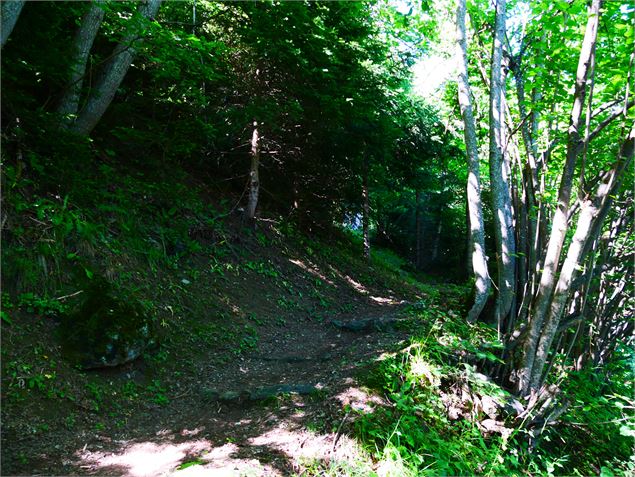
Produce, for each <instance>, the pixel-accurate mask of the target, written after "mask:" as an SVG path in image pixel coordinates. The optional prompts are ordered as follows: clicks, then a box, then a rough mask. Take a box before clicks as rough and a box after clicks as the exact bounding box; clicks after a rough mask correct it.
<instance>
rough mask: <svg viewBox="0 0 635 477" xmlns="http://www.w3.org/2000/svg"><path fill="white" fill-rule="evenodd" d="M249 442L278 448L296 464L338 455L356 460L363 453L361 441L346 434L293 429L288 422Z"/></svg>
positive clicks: (340, 457)
mask: <svg viewBox="0 0 635 477" xmlns="http://www.w3.org/2000/svg"><path fill="white" fill-rule="evenodd" d="M249 444H251V445H253V446H266V447H269V448H273V449H276V450H278V451H280V452H282V453H284V454H286V455H287V456H289V458H290V459H292V460H293V461H294V462H295V463H296V464H297V463H299V462H302V461H307V460H329V459H331V458H334V457H335V456H337V458H338V459H339V460H347V459H355V458H356V457H358V456H360V455H361V454H362V450H361V448H360V447H359V444H358V443H357V442H356V441H354V440H353V439H351V438H349V437H347V436H345V435H339V434H338V433H328V434H318V433H316V432H312V431H308V430H304V429H292V428H290V427H289V424H288V423H286V422H282V423H280V424H279V425H278V426H277V427H275V428H274V429H271V430H269V431H267V432H265V433H263V434H261V435H260V436H258V437H254V438H252V439H249Z"/></svg>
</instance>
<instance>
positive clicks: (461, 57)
mask: <svg viewBox="0 0 635 477" xmlns="http://www.w3.org/2000/svg"><path fill="white" fill-rule="evenodd" d="M465 10H466V8H465V0H458V4H457V7H456V25H457V32H456V36H457V41H456V43H457V48H456V50H457V57H458V69H459V74H458V100H459V106H460V108H461V116H462V117H463V124H464V128H463V133H464V136H465V149H466V152H467V159H468V167H469V175H468V180H467V206H468V214H469V224H470V229H469V230H470V232H469V240H470V249H471V259H472V271H473V273H474V304H473V305H472V308H471V309H470V311H469V312H468V316H467V320H468V322H470V323H474V322H475V321H476V320H477V319H478V317H479V316H480V314H481V312H482V311H483V308H484V307H485V303H486V302H487V298H488V297H489V290H490V279H489V272H488V269H487V257H486V255H485V226H484V222H483V203H482V200H481V174H480V164H479V158H478V141H477V138H476V122H475V120H474V112H473V109H472V97H471V91H470V82H469V77H468V72H467V40H466V34H465Z"/></svg>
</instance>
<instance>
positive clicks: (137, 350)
mask: <svg viewBox="0 0 635 477" xmlns="http://www.w3.org/2000/svg"><path fill="white" fill-rule="evenodd" d="M83 296H84V298H83V301H82V302H81V304H80V305H79V306H78V307H77V309H76V310H75V311H74V312H72V313H70V314H68V315H66V316H64V317H63V319H62V323H61V326H60V340H61V342H62V349H63V351H64V354H65V356H66V358H67V359H69V360H70V361H71V362H72V363H73V364H76V365H79V366H80V367H82V368H84V369H90V368H99V367H107V366H117V365H119V364H123V363H126V362H128V361H132V360H134V359H136V358H138V357H139V356H140V355H141V354H142V353H143V352H144V350H145V349H147V347H148V346H150V345H152V344H153V343H154V341H155V329H154V328H155V327H154V326H153V322H152V319H150V318H149V317H148V316H147V315H146V313H145V310H144V308H143V306H142V305H141V304H140V303H139V302H138V301H137V300H136V299H135V298H134V297H132V296H130V295H129V294H126V293H125V292H122V291H119V290H116V289H115V288H114V287H113V286H112V285H111V284H110V283H109V282H108V281H107V280H105V279H104V278H101V277H94V278H93V279H92V280H91V281H90V284H89V285H88V286H87V287H85V290H84V294H83Z"/></svg>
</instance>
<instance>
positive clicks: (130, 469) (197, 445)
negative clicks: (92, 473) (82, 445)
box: [80, 440, 212, 477]
mask: <svg viewBox="0 0 635 477" xmlns="http://www.w3.org/2000/svg"><path fill="white" fill-rule="evenodd" d="M211 450H212V446H211V444H210V443H209V442H208V441H207V440H196V441H189V442H183V443H178V444H177V443H169V442H168V443H155V442H140V443H135V444H131V445H128V446H124V447H123V448H122V449H121V451H120V452H119V453H113V454H107V453H103V452H92V451H83V452H81V453H80V459H81V461H82V464H85V465H82V467H84V468H85V467H86V466H90V467H95V468H96V469H104V468H109V467H116V468H125V469H126V473H125V475H127V476H130V477H146V476H148V477H151V476H156V475H161V474H164V473H165V472H166V470H172V469H175V468H176V467H177V466H178V465H179V464H181V463H182V461H183V460H184V459H185V458H186V457H188V456H197V455H200V454H202V453H203V452H209V451H211Z"/></svg>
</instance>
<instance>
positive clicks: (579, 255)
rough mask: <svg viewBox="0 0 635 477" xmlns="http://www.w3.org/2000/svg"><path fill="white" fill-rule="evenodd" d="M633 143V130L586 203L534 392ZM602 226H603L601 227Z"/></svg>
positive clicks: (540, 352)
mask: <svg viewBox="0 0 635 477" xmlns="http://www.w3.org/2000/svg"><path fill="white" fill-rule="evenodd" d="M633 141H635V129H633V130H631V132H630V134H629V137H628V138H627V139H626V140H625V141H624V144H623V146H622V148H621V149H620V157H619V160H618V161H617V164H616V165H615V166H614V168H613V169H612V170H611V171H610V172H608V173H606V174H605V178H604V180H603V181H602V183H601V184H600V185H599V186H598V188H597V192H596V194H595V197H594V199H593V200H591V199H587V200H585V201H584V202H583V204H582V207H581V210H580V214H579V216H578V224H577V227H576V231H575V234H574V235H573V239H572V241H571V245H570V246H569V249H568V251H567V257H566V259H565V261H564V264H563V265H562V270H561V272H560V276H559V278H558V283H557V285H556V289H555V291H554V295H553V299H552V300H551V305H550V309H549V315H548V316H547V318H546V320H545V322H544V325H543V327H542V330H541V334H540V339H539V341H538V346H537V348H536V356H535V358H534V364H533V367H532V370H531V381H530V389H538V388H539V387H540V386H541V384H542V381H543V379H544V378H543V375H542V372H543V369H544V367H545V363H546V361H547V357H548V354H549V350H550V348H551V343H552V341H553V339H554V337H555V335H556V332H557V330H558V326H559V325H560V319H561V318H562V313H563V311H564V307H565V304H566V302H567V300H568V299H569V296H570V290H571V283H572V282H573V279H574V278H575V274H576V272H577V270H578V269H579V268H580V265H581V264H582V260H583V258H584V256H583V252H584V250H585V249H587V247H586V243H587V241H588V240H589V238H590V237H591V235H592V230H593V228H594V227H593V226H594V221H595V220H596V219H598V218H602V216H605V215H606V214H601V211H602V209H605V208H608V207H610V203H611V202H610V196H611V195H612V194H613V193H614V192H615V191H616V189H617V188H618V187H619V186H620V184H621V179H622V173H623V172H624V168H625V167H627V165H628V164H629V163H630V161H631V159H632V155H633ZM599 226H600V227H601V224H600V225H599Z"/></svg>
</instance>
